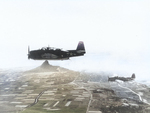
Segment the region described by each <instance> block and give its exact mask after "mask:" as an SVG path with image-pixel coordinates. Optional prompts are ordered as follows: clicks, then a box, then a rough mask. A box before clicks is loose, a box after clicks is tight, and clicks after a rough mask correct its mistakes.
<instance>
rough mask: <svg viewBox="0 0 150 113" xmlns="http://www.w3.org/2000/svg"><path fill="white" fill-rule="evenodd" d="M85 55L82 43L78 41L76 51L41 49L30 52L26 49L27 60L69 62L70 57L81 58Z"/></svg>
mask: <svg viewBox="0 0 150 113" xmlns="http://www.w3.org/2000/svg"><path fill="white" fill-rule="evenodd" d="M85 53H86V51H85V47H84V43H83V42H82V41H80V42H79V43H78V46H77V49H76V50H66V51H63V50H61V49H57V48H52V47H43V48H41V49H39V50H32V51H30V48H29V47H28V59H33V60H69V58H70V57H76V56H83V55H84V54H85Z"/></svg>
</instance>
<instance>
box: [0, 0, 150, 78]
mask: <svg viewBox="0 0 150 113" xmlns="http://www.w3.org/2000/svg"><path fill="white" fill-rule="evenodd" d="M149 11H150V1H149V0H113V1H112V0H7V1H6V0H0V69H3V68H16V67H30V66H38V65H41V63H42V62H43V61H34V60H28V58H27V54H28V52H27V51H28V50H27V49H28V46H30V49H31V50H35V49H39V48H41V47H45V46H48V45H49V46H52V47H57V48H63V49H64V50H72V49H76V47H77V44H78V42H79V41H83V42H84V44H85V48H86V54H85V56H83V57H78V58H71V60H69V61H49V63H50V64H52V65H58V66H63V67H67V68H70V69H73V70H91V71H112V72H113V71H114V72H115V71H126V72H129V74H131V73H132V72H134V73H135V74H137V76H138V77H139V78H140V79H141V78H142V79H147V78H148V79H150V77H149V76H150V71H149V67H150V60H149V58H150V13H149ZM143 76H144V77H143Z"/></svg>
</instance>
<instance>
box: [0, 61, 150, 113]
mask: <svg viewBox="0 0 150 113" xmlns="http://www.w3.org/2000/svg"><path fill="white" fill-rule="evenodd" d="M107 76H108V75H107V74H106V73H83V72H75V71H71V70H68V69H65V68H62V67H58V66H52V65H50V64H49V63H48V62H47V61H45V62H44V63H43V64H42V65H41V66H39V67H37V68H35V69H32V70H29V71H26V72H22V71H10V70H1V71H0V113H149V112H150V88H149V87H148V86H146V85H143V84H139V83H137V82H135V81H132V82H108V78H107Z"/></svg>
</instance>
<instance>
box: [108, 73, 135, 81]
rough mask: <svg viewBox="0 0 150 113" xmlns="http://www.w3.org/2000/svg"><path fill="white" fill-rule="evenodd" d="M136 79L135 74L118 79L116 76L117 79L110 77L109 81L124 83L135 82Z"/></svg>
mask: <svg viewBox="0 0 150 113" xmlns="http://www.w3.org/2000/svg"><path fill="white" fill-rule="evenodd" d="M134 79H135V74H134V73H133V74H132V76H131V77H118V76H115V77H110V78H109V77H108V81H116V80H122V81H124V82H126V81H131V80H134Z"/></svg>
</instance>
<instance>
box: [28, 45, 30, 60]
mask: <svg viewBox="0 0 150 113" xmlns="http://www.w3.org/2000/svg"><path fill="white" fill-rule="evenodd" d="M28 59H30V46H28Z"/></svg>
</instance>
